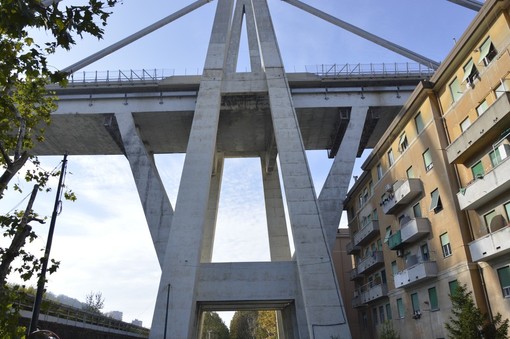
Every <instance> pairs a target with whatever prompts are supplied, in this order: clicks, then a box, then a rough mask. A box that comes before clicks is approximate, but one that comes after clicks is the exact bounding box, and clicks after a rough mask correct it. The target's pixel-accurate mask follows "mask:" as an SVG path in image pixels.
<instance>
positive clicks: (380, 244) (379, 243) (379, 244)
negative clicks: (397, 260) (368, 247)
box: [377, 239, 382, 251]
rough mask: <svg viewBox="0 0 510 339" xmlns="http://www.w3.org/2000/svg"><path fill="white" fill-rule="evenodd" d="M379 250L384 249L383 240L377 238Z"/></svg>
mask: <svg viewBox="0 0 510 339" xmlns="http://www.w3.org/2000/svg"><path fill="white" fill-rule="evenodd" d="M377 250H378V251H382V240H381V239H377Z"/></svg>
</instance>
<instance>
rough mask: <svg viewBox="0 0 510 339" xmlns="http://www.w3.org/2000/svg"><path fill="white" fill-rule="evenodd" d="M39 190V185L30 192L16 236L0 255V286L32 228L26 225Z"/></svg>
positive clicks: (3, 282)
mask: <svg viewBox="0 0 510 339" xmlns="http://www.w3.org/2000/svg"><path fill="white" fill-rule="evenodd" d="M38 190H39V185H34V189H33V190H32V195H31V196H30V200H29V201H28V204H27V209H26V210H25V213H24V214H23V217H22V218H21V223H20V224H19V226H18V229H17V230H16V234H15V235H14V238H13V239H12V242H11V245H10V246H9V248H8V249H7V250H6V251H5V253H4V254H3V255H2V262H1V263H0V285H1V286H4V285H5V283H6V280H7V275H8V274H9V268H10V267H11V264H12V262H13V261H14V259H16V257H17V256H18V255H19V251H20V249H21V248H22V247H23V246H24V245H25V240H26V239H27V237H28V235H29V234H30V231H31V230H32V227H31V226H30V225H28V223H29V221H30V214H32V205H33V204H34V200H35V197H36V195H37V191H38Z"/></svg>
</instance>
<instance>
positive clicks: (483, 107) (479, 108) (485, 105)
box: [476, 99, 489, 116]
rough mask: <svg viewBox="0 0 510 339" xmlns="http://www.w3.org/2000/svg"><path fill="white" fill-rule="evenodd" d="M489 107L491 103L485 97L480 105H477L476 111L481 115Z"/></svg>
mask: <svg viewBox="0 0 510 339" xmlns="http://www.w3.org/2000/svg"><path fill="white" fill-rule="evenodd" d="M488 108H489V104H488V103H487V99H483V101H482V102H481V103H480V104H479V105H478V106H476V113H477V114H478V116H480V115H482V114H484V113H485V112H486V111H487V109H488Z"/></svg>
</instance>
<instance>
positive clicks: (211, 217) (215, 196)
mask: <svg viewBox="0 0 510 339" xmlns="http://www.w3.org/2000/svg"><path fill="white" fill-rule="evenodd" d="M223 162H224V158H223V155H221V154H219V153H218V154H217V155H216V166H215V169H214V170H213V174H212V178H211V189H210V190H209V205H208V207H207V219H206V221H205V226H204V236H203V239H202V255H201V259H200V262H202V263H210V262H211V261H212V253H213V249H214V236H215V234H216V219H217V216H218V204H219V202H220V191H221V180H222V176H223Z"/></svg>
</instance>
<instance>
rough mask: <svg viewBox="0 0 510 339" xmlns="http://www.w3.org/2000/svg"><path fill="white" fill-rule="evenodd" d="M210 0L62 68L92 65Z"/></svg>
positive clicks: (63, 70)
mask: <svg viewBox="0 0 510 339" xmlns="http://www.w3.org/2000/svg"><path fill="white" fill-rule="evenodd" d="M210 1H212V0H198V1H195V2H194V3H192V4H191V5H188V6H186V7H184V8H183V9H181V10H179V11H177V12H175V13H173V14H170V15H169V16H167V17H165V18H163V19H161V20H159V21H156V22H155V23H153V24H152V25H149V26H147V27H145V28H143V29H141V30H140V31H138V32H136V33H134V34H132V35H130V36H128V37H127V38H124V39H122V40H120V41H118V42H116V43H114V44H113V45H110V46H108V47H106V48H104V49H102V50H100V51H99V52H96V53H94V54H92V55H90V56H88V57H86V58H85V59H82V60H80V61H78V62H77V63H74V64H72V65H71V66H68V67H66V68H64V69H62V72H66V73H74V72H76V71H78V70H80V69H82V68H83V67H86V66H88V65H90V64H91V63H93V62H96V61H97V60H99V59H101V58H103V57H105V56H107V55H109V54H111V53H113V52H115V51H117V50H119V49H121V48H122V47H125V46H127V45H129V44H130V43H132V42H134V41H136V40H138V39H140V38H142V37H144V36H146V35H147V34H149V33H152V32H154V31H155V30H157V29H159V28H161V27H163V26H165V25H167V24H169V23H170V22H172V21H175V20H177V19H179V18H180V17H182V16H184V15H185V14H188V13H189V12H191V11H193V10H195V9H197V8H199V7H201V6H203V5H205V4H206V3H208V2H210Z"/></svg>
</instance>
